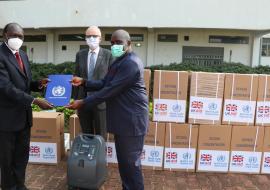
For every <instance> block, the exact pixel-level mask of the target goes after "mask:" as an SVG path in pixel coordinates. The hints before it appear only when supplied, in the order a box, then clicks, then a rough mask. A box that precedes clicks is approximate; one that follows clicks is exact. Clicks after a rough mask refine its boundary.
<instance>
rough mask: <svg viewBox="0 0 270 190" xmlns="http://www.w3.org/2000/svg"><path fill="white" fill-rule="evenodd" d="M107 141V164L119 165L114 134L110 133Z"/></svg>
mask: <svg viewBox="0 0 270 190" xmlns="http://www.w3.org/2000/svg"><path fill="white" fill-rule="evenodd" d="M106 141H107V142H106V151H107V163H110V164H112V165H115V164H116V163H117V156H116V149H115V143H114V136H113V134H110V133H108V134H107V140H106Z"/></svg>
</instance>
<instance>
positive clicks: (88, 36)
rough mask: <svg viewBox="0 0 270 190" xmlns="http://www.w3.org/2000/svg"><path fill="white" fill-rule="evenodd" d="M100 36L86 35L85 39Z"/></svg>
mask: <svg viewBox="0 0 270 190" xmlns="http://www.w3.org/2000/svg"><path fill="white" fill-rule="evenodd" d="M97 37H99V35H86V36H85V38H97Z"/></svg>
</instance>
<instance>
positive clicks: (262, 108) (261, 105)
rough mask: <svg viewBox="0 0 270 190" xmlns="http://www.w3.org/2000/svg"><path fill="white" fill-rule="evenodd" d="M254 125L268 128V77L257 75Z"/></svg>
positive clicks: (269, 101)
mask: <svg viewBox="0 0 270 190" xmlns="http://www.w3.org/2000/svg"><path fill="white" fill-rule="evenodd" d="M256 125H263V126H270V75H259V87H258V98H257V108H256Z"/></svg>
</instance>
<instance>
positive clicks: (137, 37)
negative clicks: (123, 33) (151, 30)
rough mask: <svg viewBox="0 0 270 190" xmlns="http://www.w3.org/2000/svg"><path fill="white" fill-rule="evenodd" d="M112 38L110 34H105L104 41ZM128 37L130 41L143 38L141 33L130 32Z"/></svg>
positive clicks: (138, 40)
mask: <svg viewBox="0 0 270 190" xmlns="http://www.w3.org/2000/svg"><path fill="white" fill-rule="evenodd" d="M111 38H112V34H105V41H108V42H110V41H111ZM130 38H131V41H132V42H141V41H143V40H144V37H143V34H130Z"/></svg>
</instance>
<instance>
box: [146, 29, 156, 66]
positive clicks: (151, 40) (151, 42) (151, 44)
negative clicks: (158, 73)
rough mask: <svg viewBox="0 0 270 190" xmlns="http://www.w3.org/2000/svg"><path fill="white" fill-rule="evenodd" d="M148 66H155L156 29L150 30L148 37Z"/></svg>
mask: <svg viewBox="0 0 270 190" xmlns="http://www.w3.org/2000/svg"><path fill="white" fill-rule="evenodd" d="M146 53H147V54H146V57H147V59H146V66H151V65H154V64H155V59H154V57H155V32H154V29H152V28H150V29H148V37H147V51H146Z"/></svg>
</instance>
